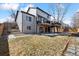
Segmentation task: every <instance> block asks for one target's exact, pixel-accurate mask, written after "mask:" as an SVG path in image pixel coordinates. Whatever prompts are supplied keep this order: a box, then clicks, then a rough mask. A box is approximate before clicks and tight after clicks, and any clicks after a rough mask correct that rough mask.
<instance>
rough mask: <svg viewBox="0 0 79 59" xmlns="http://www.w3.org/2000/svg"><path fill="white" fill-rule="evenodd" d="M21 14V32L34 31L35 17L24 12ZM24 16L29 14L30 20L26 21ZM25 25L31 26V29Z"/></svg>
mask: <svg viewBox="0 0 79 59" xmlns="http://www.w3.org/2000/svg"><path fill="white" fill-rule="evenodd" d="M22 16H23V18H22V20H23V24H22V26H23V27H22V28H23V32H24V33H36V19H35V17H34V16H31V15H28V14H25V13H23V14H22ZM26 16H27V17H29V16H30V17H31V18H32V19H31V21H28V20H27V18H26ZM27 26H31V30H28V29H27Z"/></svg>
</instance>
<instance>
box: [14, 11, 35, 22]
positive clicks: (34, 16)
mask: <svg viewBox="0 0 79 59" xmlns="http://www.w3.org/2000/svg"><path fill="white" fill-rule="evenodd" d="M19 12H22V13H25V14H28V15H31V16H33V17H35V16H34V15H32V14H29V13H27V12H25V11H17V12H16V16H15V22H16V20H17V16H18V13H19Z"/></svg>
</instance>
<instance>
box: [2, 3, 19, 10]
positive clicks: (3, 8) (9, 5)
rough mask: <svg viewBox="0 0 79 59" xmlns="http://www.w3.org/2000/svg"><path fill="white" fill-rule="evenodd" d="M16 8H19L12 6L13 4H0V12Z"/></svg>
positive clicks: (17, 5)
mask: <svg viewBox="0 0 79 59" xmlns="http://www.w3.org/2000/svg"><path fill="white" fill-rule="evenodd" d="M18 7H19V4H13V3H4V4H0V9H2V10H9V9H13V10H17V9H18Z"/></svg>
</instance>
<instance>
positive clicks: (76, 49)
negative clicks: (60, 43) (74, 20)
mask: <svg viewBox="0 0 79 59" xmlns="http://www.w3.org/2000/svg"><path fill="white" fill-rule="evenodd" d="M76 41H79V37H76ZM64 56H79V46H78V45H75V44H74V45H70V46H69V47H68V48H67V51H66V52H65V54H64Z"/></svg>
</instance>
